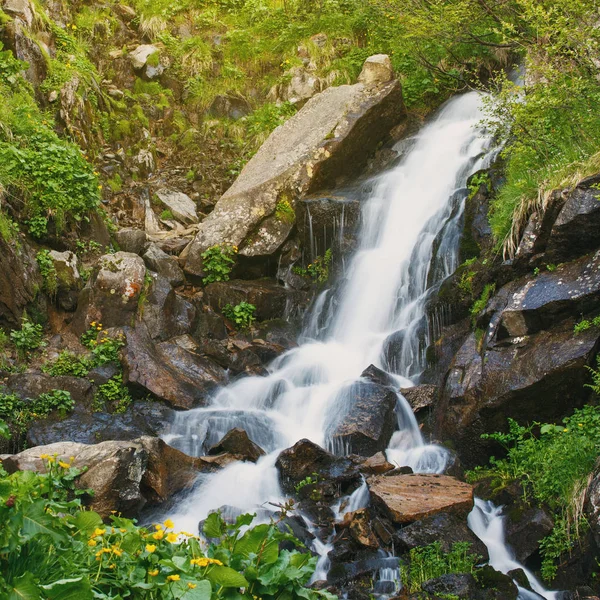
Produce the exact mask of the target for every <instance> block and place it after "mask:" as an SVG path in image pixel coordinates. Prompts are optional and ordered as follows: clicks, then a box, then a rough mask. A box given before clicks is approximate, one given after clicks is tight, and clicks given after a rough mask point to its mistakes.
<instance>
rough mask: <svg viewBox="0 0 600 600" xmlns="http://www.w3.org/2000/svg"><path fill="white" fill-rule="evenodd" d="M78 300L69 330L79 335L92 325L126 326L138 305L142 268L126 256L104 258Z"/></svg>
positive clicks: (136, 258)
mask: <svg viewBox="0 0 600 600" xmlns="http://www.w3.org/2000/svg"><path fill="white" fill-rule="evenodd" d="M99 264H100V268H99V270H98V272H97V273H95V274H94V275H92V277H91V279H90V281H89V282H88V284H87V286H86V287H85V288H84V289H83V290H82V292H81V294H80V296H79V304H78V306H77V312H76V313H75V317H74V318H73V324H72V327H73V330H74V331H75V333H77V334H81V333H83V332H84V331H85V330H86V329H87V328H88V326H89V324H90V323H91V322H92V321H96V322H97V323H102V325H103V326H104V328H105V329H108V328H109V327H121V326H124V325H130V324H131V322H132V320H133V319H134V318H135V313H136V311H137V308H138V301H139V299H140V295H141V293H142V290H143V289H144V278H145V275H146V266H145V265H144V261H143V260H142V259H141V258H140V257H139V256H138V255H137V254H132V253H129V252H117V253H115V254H107V255H105V256H103V257H102V258H101V259H100V262H99Z"/></svg>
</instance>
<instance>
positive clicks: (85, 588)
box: [40, 577, 94, 600]
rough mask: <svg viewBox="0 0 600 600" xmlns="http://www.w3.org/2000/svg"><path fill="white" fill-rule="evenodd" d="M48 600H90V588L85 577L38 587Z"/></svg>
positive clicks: (60, 580)
mask: <svg viewBox="0 0 600 600" xmlns="http://www.w3.org/2000/svg"><path fill="white" fill-rule="evenodd" d="M40 587H41V588H42V589H43V590H44V591H45V592H46V596H47V597H48V600H92V599H93V597H94V596H93V594H92V586H91V585H90V582H89V580H88V578H87V577H76V578H74V579H59V580H58V581H55V582H54V583H50V584H48V585H42V586H40Z"/></svg>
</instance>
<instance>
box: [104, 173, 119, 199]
mask: <svg viewBox="0 0 600 600" xmlns="http://www.w3.org/2000/svg"><path fill="white" fill-rule="evenodd" d="M106 183H107V185H108V187H109V188H110V190H111V191H112V192H113V193H114V194H116V193H117V192H120V191H121V190H122V189H123V180H122V179H121V176H120V175H119V174H118V173H115V175H114V177H111V178H110V179H108V180H107V181H106Z"/></svg>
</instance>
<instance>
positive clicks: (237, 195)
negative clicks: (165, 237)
mask: <svg viewBox="0 0 600 600" xmlns="http://www.w3.org/2000/svg"><path fill="white" fill-rule="evenodd" d="M404 115H405V109H404V104H403V101H402V91H401V87H400V84H399V82H398V81H396V80H393V81H386V82H382V83H380V84H379V85H373V86H371V85H369V86H367V85H365V84H362V83H357V84H355V85H344V86H340V87H335V88H328V89H327V90H325V91H324V92H321V93H320V94H318V95H316V96H314V97H313V98H311V99H310V100H309V101H308V102H307V103H306V105H305V106H304V107H303V108H302V110H300V111H299V112H298V113H297V114H296V115H295V116H293V117H292V118H291V119H289V120H288V121H287V122H286V123H284V124H283V125H281V126H280V127H278V128H277V129H276V130H275V131H274V132H273V133H272V134H271V136H270V137H269V138H268V139H267V141H266V142H265V143H264V144H263V145H262V147H261V148H260V150H259V151H258V152H257V153H256V154H255V155H254V157H253V158H252V159H251V160H250V161H249V162H248V164H247V165H246V166H245V167H244V169H243V171H242V173H241V174H240V176H239V177H238V178H237V180H236V181H235V183H234V184H233V185H232V186H231V188H229V190H227V192H225V194H223V196H222V197H221V198H220V200H219V201H218V202H217V204H216V206H215V209H214V210H213V212H212V213H211V214H210V215H209V216H208V217H207V218H206V219H205V220H204V221H203V222H202V223H201V224H200V229H199V232H198V235H197V236H196V239H195V241H194V243H193V244H192V246H191V247H190V250H189V253H188V257H187V262H186V266H185V268H186V270H187V271H188V272H189V273H191V274H193V275H201V274H202V264H201V263H202V261H201V256H200V255H201V254H202V252H204V250H206V249H207V248H209V247H211V246H214V245H217V244H223V243H226V244H231V245H235V246H239V248H240V254H241V255H242V256H268V255H270V254H272V253H274V252H275V251H276V250H278V249H279V248H280V247H281V245H282V244H283V243H284V242H285V240H286V238H287V236H288V235H289V233H290V231H291V228H292V227H293V223H294V216H293V214H292V212H293V211H290V210H289V208H292V209H293V208H294V207H295V205H296V201H297V199H298V198H300V197H302V196H303V195H305V194H307V193H310V192H314V191H316V190H318V189H323V188H325V187H327V186H329V185H332V184H335V183H336V181H337V180H339V179H340V178H341V177H343V176H347V175H353V174H355V173H356V172H357V170H359V169H360V168H362V167H363V166H364V165H365V164H366V161H367V159H368V157H369V154H370V153H371V152H372V151H373V150H375V148H376V146H377V144H378V143H379V142H380V141H381V140H382V139H383V138H384V137H385V136H386V135H387V134H388V132H389V131H390V129H391V128H392V127H393V126H394V125H396V124H397V123H398V122H399V121H400V120H401V119H402V118H403V116H404ZM278 208H279V210H278Z"/></svg>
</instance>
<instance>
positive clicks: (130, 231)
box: [115, 227, 146, 254]
mask: <svg viewBox="0 0 600 600" xmlns="http://www.w3.org/2000/svg"><path fill="white" fill-rule="evenodd" d="M115 238H116V240H117V243H118V244H119V249H120V250H122V251H123V252H131V253H132V254H141V253H142V252H143V251H144V247H145V246H146V232H145V231H143V230H142V229H134V228H133V227H125V228H124V229H120V230H119V231H117V233H116V234H115Z"/></svg>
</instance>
